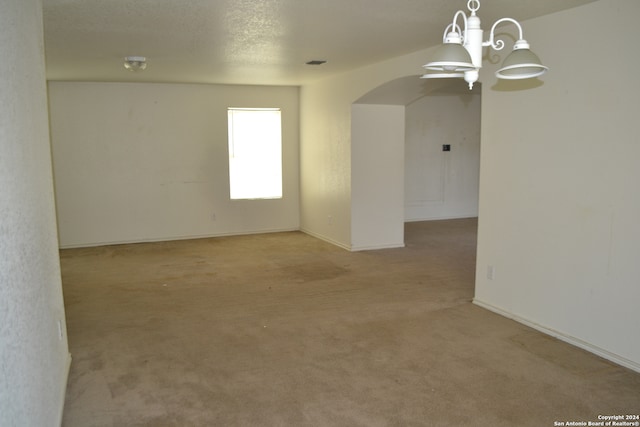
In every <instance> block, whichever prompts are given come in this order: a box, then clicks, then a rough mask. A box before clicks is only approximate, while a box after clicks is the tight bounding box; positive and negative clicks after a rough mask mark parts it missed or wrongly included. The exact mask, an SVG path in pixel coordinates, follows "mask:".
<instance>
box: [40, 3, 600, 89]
mask: <svg viewBox="0 0 640 427" xmlns="http://www.w3.org/2000/svg"><path fill="white" fill-rule="evenodd" d="M592 1H595V0H562V1H559V0H482V7H481V8H480V11H479V13H478V14H479V16H480V18H481V19H482V20H483V23H484V25H483V26H484V27H485V29H488V28H489V26H490V25H491V23H493V22H494V21H495V20H496V19H498V18H501V17H504V16H509V17H511V18H514V19H517V20H520V21H522V20H526V19H529V18H532V17H536V16H541V15H545V14H548V13H553V12H556V11H559V10H563V9H568V8H570V7H575V6H578V5H582V4H585V3H590V2H592ZM43 5H44V29H45V34H44V35H45V53H46V64H47V77H48V79H50V80H90V81H148V82H186V83H225V84H261V85H262V84H267V85H300V84H304V83H307V82H310V81H313V80H315V79H318V78H322V77H326V76H328V75H331V74H335V73H339V72H343V71H347V70H349V69H354V68H357V67H361V66H364V65H367V64H371V63H375V62H378V61H381V60H384V59H387V58H391V57H395V56H399V55H402V54H405V53H409V52H414V51H418V50H421V49H425V48H427V47H430V46H434V45H436V44H439V43H440V42H441V40H442V32H443V31H444V28H445V26H446V25H447V24H448V23H450V22H451V20H452V18H453V14H454V13H455V11H456V10H458V9H463V8H466V0H43ZM524 31H525V38H526V27H525V29H524ZM529 41H530V42H531V43H532V48H533V49H535V40H529ZM130 55H139V56H146V57H147V58H148V68H147V70H145V71H144V72H139V73H132V72H130V71H127V70H125V69H124V67H123V66H122V63H123V58H124V57H125V56H130ZM313 59H322V60H327V63H326V64H324V65H320V66H310V65H305V62H307V61H309V60H313ZM425 60H426V58H425ZM419 73H420V69H417V70H416V74H419Z"/></svg>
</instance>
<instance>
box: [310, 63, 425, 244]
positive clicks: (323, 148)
mask: <svg viewBox="0 0 640 427" xmlns="http://www.w3.org/2000/svg"><path fill="white" fill-rule="evenodd" d="M428 52H429V50H426V51H421V52H415V53H412V54H410V55H405V56H402V57H399V58H394V59H392V60H389V61H385V62H381V63H378V64H374V65H371V66H369V67H365V68H361V69H358V70H355V71H353V72H349V73H345V74H341V75H338V76H334V77H332V78H329V79H325V80H322V81H320V82H317V83H314V84H310V85H307V86H304V87H303V88H302V91H301V98H300V114H301V139H300V168H301V171H300V173H301V181H300V185H301V207H300V209H301V228H302V229H303V230H304V231H305V232H307V233H309V234H312V235H315V236H317V237H320V238H322V239H325V240H327V241H330V242H333V243H335V244H338V245H340V246H343V247H345V248H349V249H350V248H352V246H353V242H352V236H353V233H352V227H353V224H352V221H353V220H354V219H352V207H353V206H352V200H356V201H357V200H358V199H359V197H360V195H358V194H353V191H354V188H352V179H353V177H352V167H353V166H354V165H357V167H358V168H359V169H360V170H361V171H369V170H370V167H374V164H367V162H369V161H371V160H372V159H371V158H370V157H361V158H352V147H351V144H352V141H351V129H352V125H351V108H352V105H353V104H354V103H355V102H356V101H358V100H359V99H360V98H361V97H362V96H363V95H365V94H367V93H368V92H370V91H371V90H373V89H375V88H377V87H379V86H382V85H383V84H385V83H387V82H390V81H392V80H395V79H398V78H402V77H405V76H415V75H417V74H419V73H420V71H421V66H422V64H423V63H424V61H425V58H426V57H427V53H428ZM416 78H417V77H416ZM372 149H375V148H372ZM356 178H357V177H356ZM398 191H402V189H401V188H400V189H399V190H398ZM356 203H357V202H356ZM328 218H331V219H332V220H331V221H328V220H327V219H328ZM380 230H381V231H382V233H386V232H387V231H388V230H387V229H384V228H383V229H380ZM367 239H371V240H376V241H381V240H383V239H384V236H383V235H380V236H368V237H367ZM355 243H356V245H359V244H358V242H355Z"/></svg>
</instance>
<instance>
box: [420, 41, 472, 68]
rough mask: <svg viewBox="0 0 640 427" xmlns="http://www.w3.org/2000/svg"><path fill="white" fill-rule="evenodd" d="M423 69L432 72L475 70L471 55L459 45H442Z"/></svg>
mask: <svg viewBox="0 0 640 427" xmlns="http://www.w3.org/2000/svg"><path fill="white" fill-rule="evenodd" d="M423 68H425V69H427V70H433V71H444V72H449V73H450V72H463V71H471V70H475V69H476V67H475V66H474V65H473V63H472V61H471V55H469V52H468V51H467V49H465V48H464V46H462V45H461V44H459V43H444V44H443V45H442V46H440V47H439V48H438V49H436V50H435V52H433V57H432V61H431V62H429V63H427V64H425V65H424V66H423Z"/></svg>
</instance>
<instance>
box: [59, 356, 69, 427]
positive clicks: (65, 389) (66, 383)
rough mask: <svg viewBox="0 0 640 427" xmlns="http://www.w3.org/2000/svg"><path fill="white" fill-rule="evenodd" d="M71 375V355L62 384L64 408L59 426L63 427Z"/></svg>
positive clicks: (61, 409)
mask: <svg viewBox="0 0 640 427" xmlns="http://www.w3.org/2000/svg"><path fill="white" fill-rule="evenodd" d="M70 373H71V353H69V356H68V358H67V366H66V372H65V375H64V381H63V382H62V406H61V407H60V411H59V416H58V425H59V426H61V425H62V419H63V417H64V403H65V401H66V398H67V385H68V384H69V374H70Z"/></svg>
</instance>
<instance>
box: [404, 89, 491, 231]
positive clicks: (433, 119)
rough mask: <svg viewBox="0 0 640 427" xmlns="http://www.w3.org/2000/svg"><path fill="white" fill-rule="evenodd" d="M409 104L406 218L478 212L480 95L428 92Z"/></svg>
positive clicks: (434, 217)
mask: <svg viewBox="0 0 640 427" xmlns="http://www.w3.org/2000/svg"><path fill="white" fill-rule="evenodd" d="M460 83H461V84H464V83H463V82H460ZM406 110H407V111H406V129H407V130H406V150H405V219H406V220H407V221H424V220H432V219H450V218H470V217H475V216H477V215H478V185H479V184H478V181H479V176H480V171H479V169H480V96H479V95H472V94H465V93H461V94H457V95H452V94H451V95H431V96H424V97H422V98H420V99H418V100H416V101H415V102H413V103H411V104H409V105H408V106H407V108H406ZM443 144H449V145H450V146H451V151H449V152H444V151H442V145H443Z"/></svg>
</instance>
